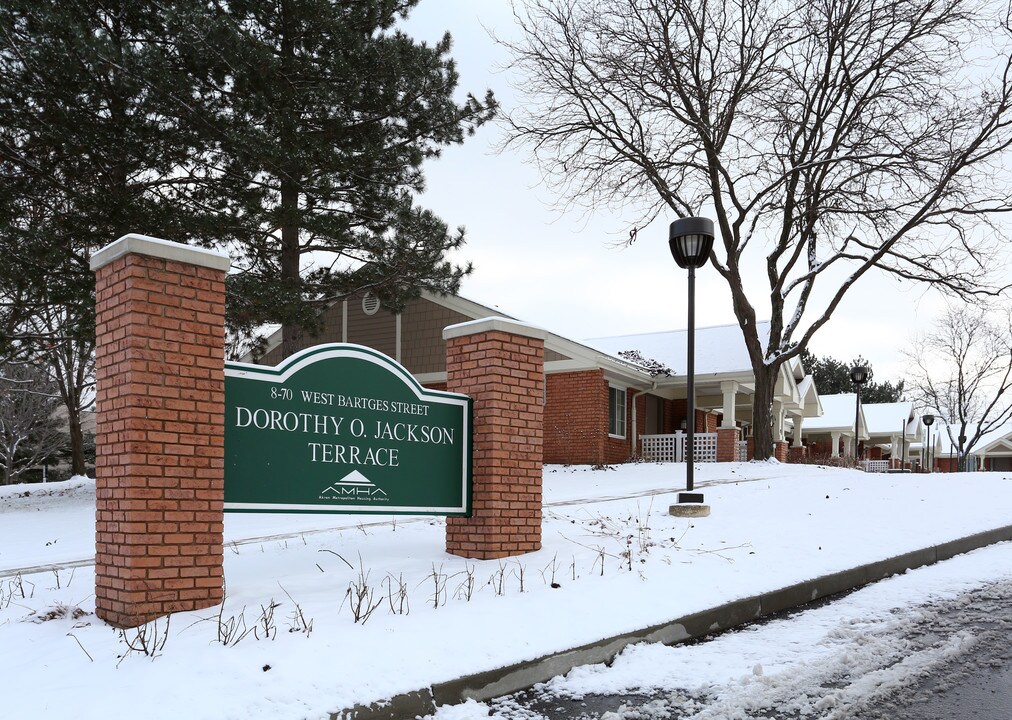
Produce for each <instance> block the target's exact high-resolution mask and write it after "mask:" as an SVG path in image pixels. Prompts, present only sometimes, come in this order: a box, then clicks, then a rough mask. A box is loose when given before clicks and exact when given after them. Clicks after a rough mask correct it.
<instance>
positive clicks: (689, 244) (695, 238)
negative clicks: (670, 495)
mask: <svg viewBox="0 0 1012 720" xmlns="http://www.w3.org/2000/svg"><path fill="white" fill-rule="evenodd" d="M668 248H669V249H670V250H671V256H672V257H673V258H674V259H675V262H676V263H677V264H678V266H679V267H681V268H688V270H689V329H688V342H687V343H686V345H687V355H688V357H687V358H686V373H687V375H688V389H687V392H688V402H687V405H688V409H687V412H688V417H687V418H686V422H685V429H686V438H685V489H686V493H684V494H680V495H679V496H678V501H679V502H702V501H703V496H702V494H699V493H695V494H692V495H691V496H690V495H689V493H692V491H693V489H694V484H693V470H694V460H695V429H696V378H695V372H696V268H700V267H703V265H705V264H706V261H707V260H708V259H709V258H710V250H711V249H712V248H713V221H712V220H709V219H707V218H702V217H690V218H681V219H679V220H675V221H674V222H673V223H671V225H670V226H669V228H668Z"/></svg>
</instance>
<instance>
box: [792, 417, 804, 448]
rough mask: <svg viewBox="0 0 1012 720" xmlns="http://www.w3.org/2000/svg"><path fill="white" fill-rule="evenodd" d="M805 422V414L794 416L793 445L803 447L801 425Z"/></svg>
mask: <svg viewBox="0 0 1012 720" xmlns="http://www.w3.org/2000/svg"><path fill="white" fill-rule="evenodd" d="M804 422H805V416H804V415H795V416H794V442H793V443H792V444H791V447H801V446H802V442H801V427H802V425H804Z"/></svg>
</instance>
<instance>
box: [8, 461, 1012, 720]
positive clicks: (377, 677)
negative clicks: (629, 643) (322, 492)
mask: <svg viewBox="0 0 1012 720" xmlns="http://www.w3.org/2000/svg"><path fill="white" fill-rule="evenodd" d="M696 480H697V484H698V486H699V487H700V489H702V490H703V491H704V492H705V493H706V499H707V502H708V503H709V504H710V505H711V506H712V508H713V514H712V516H711V517H709V518H705V519H699V520H691V521H690V520H685V519H680V518H674V517H672V516H670V515H668V514H667V508H668V505H669V504H670V503H671V502H673V501H674V492H676V491H677V490H680V489H682V488H683V487H684V467H683V466H679V465H670V464H669V465H664V464H638V465H626V466H618V467H616V468H612V469H600V470H594V469H591V468H586V467H559V466H553V467H547V468H546V470H545V492H544V497H545V503H546V506H545V522H544V533H543V548H542V550H540V551H538V552H536V553H530V554H528V555H524V556H522V557H518V558H511V559H508V560H502V561H496V560H492V561H474V560H466V559H464V558H460V557H455V556H451V555H448V554H446V553H445V551H444V522H443V521H442V519H440V518H403V517H401V518H391V519H389V520H379V519H377V518H375V517H368V518H361V517H354V516H309V515H297V516H284V515H269V516H268V515H228V516H226V525H225V528H226V542H227V545H226V551H225V577H226V583H227V588H226V594H227V597H226V602H225V603H224V605H223V606H221V607H218V608H212V609H209V610H206V611H201V612H193V613H180V614H178V615H175V616H173V617H172V618H171V621H166V620H161V621H158V622H157V623H152V624H149V626H147V627H145V628H141V629H139V630H128V631H125V632H121V631H118V630H114V629H112V628H110V627H108V626H107V625H105V624H104V623H102V622H101V621H100V620H98V619H97V618H96V617H95V616H94V614H93V613H94V597H93V592H94V571H93V567H92V566H91V565H90V564H89V558H91V557H92V555H93V552H94V547H93V538H94V502H93V499H91V498H89V497H88V493H89V492H91V490H89V485H88V482H86V481H72V482H71V483H70V484H67V485H66V487H65V488H55V484H54V488H50V489H46V494H45V495H39V494H36V490H37V489H39V488H40V487H41V486H30V487H29V486H21V487H20V488H13V489H10V488H8V489H5V490H4V492H3V494H2V495H0V568H6V570H3V571H0V645H2V646H3V647H4V648H7V649H8V652H5V653H3V654H2V655H0V677H4V678H5V679H7V681H8V682H9V683H10V685H11V686H12V687H17V688H18V690H19V691H18V693H17V694H16V695H13V696H11V695H8V707H9V709H10V710H11V711H12V712H13V713H15V714H17V715H19V716H26V717H52V718H63V717H67V718H69V717H74V718H80V719H81V720H84V719H87V718H96V719H97V718H110V717H113V718H117V717H133V716H143V717H145V718H152V719H157V718H177V717H180V716H183V717H187V718H192V719H194V720H197V719H199V718H208V719H211V718H214V719H215V720H221V719H223V718H257V717H264V718H303V717H308V718H326V717H328V714H329V713H330V712H333V711H336V710H339V709H342V708H347V707H351V706H352V705H354V704H356V703H368V702H372V701H375V700H379V699H382V698H386V697H390V696H391V695H394V694H397V693H401V692H407V691H413V690H417V689H420V688H423V687H426V686H428V685H430V684H432V683H436V682H442V681H447V680H451V679H454V678H456V677H460V676H464V675H469V674H472V673H477V672H481V671H483V670H488V669H492V668H495V667H501V666H504V665H508V664H512V663H516V662H520V661H523V660H527V659H532V658H536V657H539V656H542V655H545V654H548V653H553V652H557V651H560V650H565V649H568V648H571V647H574V646H578V645H582V644H585V643H589V642H593V641H596V640H599V639H601V638H604V637H609V636H612V635H616V634H620V633H623V632H628V631H632V630H637V629H640V628H643V627H647V626H650V625H655V624H658V623H662V622H666V621H669V620H672V619H674V618H677V617H681V616H684V615H687V614H690V613H693V612H697V611H700V610H703V609H706V608H709V607H713V606H716V605H719V604H721V603H724V602H727V601H730V600H734V599H737V598H742V597H747V596H751V595H755V594H758V593H761V592H765V591H769V590H773V589H777V588H780V587H783V586H787V585H791V584H793V583H797V582H800V581H803V580H806V579H810V578H813V577H817V576H821V575H825V574H827V573H831V572H835V571H839V570H843V569H846V568H849V567H853V566H855V565H859V564H862V563H866V562H870V561H874V560H878V559H881V558H884V557H890V556H894V555H898V554H901V553H904V552H908V551H911V550H914V549H918V548H921V547H925V546H928V545H931V544H936V543H940V542H944V541H947V540H952V539H955V538H958V537H961V536H964V535H967V534H971V533H975V532H980V531H983V530H988V529H991V528H994V527H1000V526H1003V525H1005V524H1007V523H1009V522H1010V520H1012V480H1010V479H1008V478H1006V477H1004V476H1002V475H1001V474H996V473H995V474H986V473H980V474H967V475H961V476H959V478H958V480H959V483H960V490H961V492H962V493H963V494H965V495H967V496H970V497H980V498H984V497H986V498H987V502H979V503H965V504H961V505H954V504H952V503H951V502H950V500H949V494H948V493H947V490H948V488H949V487H950V486H951V484H952V482H953V480H954V477H953V476H916V475H865V474H864V473H861V472H858V471H850V470H834V469H828V468H821V467H814V466H796V465H780V464H777V463H749V464H721V465H703V466H699V469H698V470H697V472H696ZM75 482H76V484H75ZM26 491H27V492H29V493H30V494H29V495H28V496H27V497H26V496H24V492H26ZM61 491H65V492H64V493H63V494H62V495H61V494H60V493H61ZM44 562H46V563H60V564H63V566H62V567H58V568H51V569H50V568H47V569H38V568H37V566H39V565H41V564H42V563H44ZM68 564H69V565H72V566H70V567H68V566H67V565H68ZM1007 564H1008V563H1007V561H1006V565H1007ZM32 567H35V568H36V570H35V571H34V572H29V571H21V572H19V571H18V568H32ZM867 633H871V634H874V629H873V628H868V629H866V630H861V634H862V635H864V634H867ZM729 637H731V636H729ZM795 644H796V646H797V647H798V648H800V649H808V648H809V646H810V645H812V644H813V643H812V642H811V638H800V639H798V640H797V641H796V643H795ZM677 650H679V649H678V648H675V649H671V650H668V649H664V648H660V649H646V648H643V649H635V650H630V651H629V653H627V655H626V656H624V657H623V659H622V660H621V663H634V662H638V663H640V664H643V663H644V662H645V663H650V662H656V660H655V659H654V660H651V658H650V656H649V653H654V652H665V653H666V652H669V651H670V652H674V651H677ZM806 651H807V650H806ZM826 652H835V651H834V650H833V649H832V645H831V644H830V645H829V646H827V649H826ZM638 653H646V654H647V655H643V657H646V658H647V659H646V660H645V661H643V662H640V661H637V660H636V658H637V654H638ZM740 653H741V660H740V662H737V663H736V664H735V665H734V667H733V668H732V669H731V672H732V674H733V675H734V677H738V678H741V677H746V678H755V679H752V680H749V682H748V683H745V685H751V686H754V687H755V688H762V687H765V686H766V684H768V683H772V682H774V679H775V678H776V677H777V673H779V672H781V666H782V665H783V663H786V662H787V661H788V660H789V658H787V659H785V660H780V661H778V660H776V659H771V658H770V657H768V656H767V655H766V653H763V652H759V653H755V652H751V653H750V652H747V651H745V650H742V651H740ZM666 657H667V656H665V658H666ZM715 657H716V656H715ZM860 661H861V659H860V657H859V656H857V655H855V662H860ZM664 662H665V663H666V664H668V663H669V660H668V659H665V660H664ZM672 662H673V661H672ZM621 663H619V664H617V667H619V668H621V666H622V664H621ZM713 663H715V664H718V663H717V660H716V659H714V660H713ZM719 664H720V666H721V667H724V668H727V667H728V665H727V664H726V663H724V662H721V663H719ZM759 666H761V668H762V674H761V675H760V674H757V673H756V672H753V671H754V668H756V667H759ZM587 672H591V673H593V671H587ZM637 672H639V671H637ZM785 672H788V671H785ZM750 673H751V674H750ZM594 674H595V675H598V674H599V673H594ZM788 676H789V672H788V675H785V676H784V677H788ZM578 677H579V674H578V673H576V674H574V677H573V682H576V680H577V678H578ZM602 677H603V676H602ZM649 678H650V676H649V675H648V674H646V673H641V682H645V681H647V680H648V679H649ZM817 680H818V678H813V679H812V682H816V681H817ZM588 682H589V683H592V684H593V683H598V682H601V683H603V682H605V680H603V679H601V677H594V678H593V679H591V680H588ZM607 682H616V683H619V684H620V681H619V680H617V679H616V680H614V681H612V680H609V681H607ZM655 682H656V683H657V684H658V686H660V685H663V684H665V683H667V682H668V680H666V679H665V677H658V678H657V679H656V681H655ZM694 682H695V683H696V684H695V685H694V686H692V687H693V692H697V691H698V692H703V690H701V689H700V688H703V687H704V684H705V683H706V682H709V681H708V680H706V679H704V678H703V677H702V676H700V677H697V678H695V680H694ZM574 687H575V686H574ZM165 688H173V690H174V691H173V692H172V693H166V692H165ZM553 691H555V690H553ZM557 691H558V692H562V691H563V690H562V688H561V687H560V688H558V689H557ZM577 691H579V690H575V689H574V690H573V692H577ZM739 702H740V700H739ZM484 707H485V706H483V705H482V704H480V703H472V704H470V706H462V707H460V708H456V709H454V710H452V711H451V710H444V711H441V713H444V714H443V715H440V720H444V719H445V718H449V717H456V716H452V715H445V713H447V712H455V713H468V712H472V711H474V712H477V713H478V714H477V715H474V717H481V716H482V715H481V714H480V713H481V712H483V711H484V710H483V708H484ZM472 714H473V713H472ZM459 717H461V718H462V717H470V716H469V715H460V716H459Z"/></svg>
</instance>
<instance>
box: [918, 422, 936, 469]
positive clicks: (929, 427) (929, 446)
mask: <svg viewBox="0 0 1012 720" xmlns="http://www.w3.org/2000/svg"><path fill="white" fill-rule="evenodd" d="M921 422H923V423H924V427H926V428H927V429H928V440H927V445H928V453H927V454H928V472H931V426H932V425H934V423H935V416H934V415H925V416H924V417H922V418H921Z"/></svg>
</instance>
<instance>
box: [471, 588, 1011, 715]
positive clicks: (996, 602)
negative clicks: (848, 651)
mask: <svg viewBox="0 0 1012 720" xmlns="http://www.w3.org/2000/svg"><path fill="white" fill-rule="evenodd" d="M820 605H823V603H820ZM831 605H832V601H830V603H829V606H831ZM912 614H913V615H916V616H917V617H918V620H917V621H916V622H914V623H912V624H910V625H909V626H908V627H907V628H906V632H904V633H903V636H902V637H901V638H898V639H899V640H901V641H903V642H904V643H907V644H908V647H909V652H910V653H916V652H919V651H923V650H925V649H930V648H932V647H940V646H943V645H945V646H949V647H951V646H956V647H961V648H965V651H961V652H958V653H956V654H955V655H953V656H952V657H950V658H949V659H948V660H947V662H945V663H944V664H942V665H940V666H939V667H937V668H935V669H934V670H933V671H932V672H931V673H930V674H928V675H926V676H924V677H921V678H918V679H916V680H914V681H912V682H909V683H900V686H899V687H898V688H897V687H895V685H894V684H890V685H889V686H888V687H882V686H875V685H874V684H872V685H870V686H869V685H868V684H867V683H866V682H862V678H855V677H848V676H845V675H843V676H839V677H835V678H831V679H830V680H828V681H827V683H826V686H825V691H826V693H827V694H828V693H834V694H837V695H842V696H844V697H847V698H848V700H847V702H846V703H844V704H842V705H834V706H833V707H832V708H831V709H830V710H828V711H825V712H817V711H816V712H806V713H799V712H798V711H797V710H796V709H792V710H790V711H785V710H783V709H782V708H783V707H785V706H788V707H789V706H792V705H793V706H795V707H796V706H797V704H798V703H795V702H792V701H791V700H793V698H791V699H787V700H785V699H783V698H781V701H780V702H778V703H776V704H773V705H770V706H765V707H758V708H742V709H741V710H740V712H741V715H740V716H739V715H736V717H740V718H742V720H745V719H746V718H747V719H749V720H751V719H754V720H760V719H762V720H801V719H802V718H804V719H805V720H819V719H821V718H832V719H833V720H954V719H958V720H1010V719H1012V582H999V583H994V584H991V585H988V586H985V587H984V588H982V589H980V590H976V591H973V592H969V593H965V594H963V595H960V596H958V597H956V598H953V599H951V600H946V601H941V602H936V603H934V604H931V605H928V606H921V607H919V608H916V609H912ZM954 638H963V639H964V640H963V641H961V642H956V643H953V642H952V641H953V639H954ZM700 642H707V640H706V639H703V640H701V641H700ZM841 688H843V689H845V690H846V692H843V693H840V692H839V691H840V690H841ZM857 688H863V689H861V690H859V691H856V692H855V689H857ZM799 692H810V688H804V689H802V688H799ZM490 705H492V707H493V708H495V709H497V710H498V711H500V712H501V713H502V714H503V715H504V716H506V717H516V718H518V719H519V718H523V720H540V719H541V718H547V719H548V720H689V719H691V718H710V717H714V715H713V711H714V710H716V709H717V708H715V707H714V706H713V703H712V701H711V699H710V698H708V697H707V696H706V695H702V694H699V693H693V692H692V691H690V690H689V689H681V688H673V689H668V690H665V691H663V692H660V693H655V694H650V695H643V694H625V695H584V696H582V697H580V698H578V699H571V698H566V697H554V696H550V695H546V694H545V693H543V692H531V691H526V692H521V693H517V694H515V695H511V696H505V697H501V698H497V699H496V700H494V701H492V702H491V703H490Z"/></svg>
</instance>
